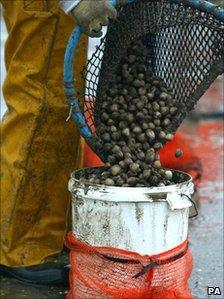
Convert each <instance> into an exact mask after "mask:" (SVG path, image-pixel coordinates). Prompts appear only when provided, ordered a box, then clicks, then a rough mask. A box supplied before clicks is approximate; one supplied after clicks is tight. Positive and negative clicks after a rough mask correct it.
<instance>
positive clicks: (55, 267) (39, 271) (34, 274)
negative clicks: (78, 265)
mask: <svg viewBox="0 0 224 299" xmlns="http://www.w3.org/2000/svg"><path fill="white" fill-rule="evenodd" d="M69 269H70V267H69V265H65V264H57V263H46V264H41V265H37V266H30V267H24V268H22V267H18V268H11V267H7V266H3V265H0V274H1V275H3V276H7V277H11V278H15V279H17V280H19V281H21V282H24V283H30V284H40V285H58V286H65V287H67V286H68V283H69Z"/></svg>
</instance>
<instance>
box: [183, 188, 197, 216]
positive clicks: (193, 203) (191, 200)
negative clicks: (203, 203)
mask: <svg viewBox="0 0 224 299" xmlns="http://www.w3.org/2000/svg"><path fill="white" fill-rule="evenodd" d="M181 196H186V197H187V198H188V199H189V200H190V202H191V203H192V205H193V207H194V211H195V213H194V214H193V215H191V216H189V218H190V219H191V218H196V217H197V216H198V209H197V206H196V203H195V201H194V200H193V199H192V198H190V196H188V195H187V194H184V193H182V194H181Z"/></svg>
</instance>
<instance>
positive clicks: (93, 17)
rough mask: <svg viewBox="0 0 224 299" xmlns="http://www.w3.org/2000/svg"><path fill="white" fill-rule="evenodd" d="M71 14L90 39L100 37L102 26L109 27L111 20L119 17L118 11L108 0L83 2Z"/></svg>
mask: <svg viewBox="0 0 224 299" xmlns="http://www.w3.org/2000/svg"><path fill="white" fill-rule="evenodd" d="M71 13H72V15H73V16H74V17H75V19H76V21H77V24H78V25H79V26H80V27H81V28H82V30H83V32H84V33H86V34H87V35H89V36H90V37H100V36H101V35H102V26H106V25H108V23H109V20H110V19H111V20H113V19H115V18H116V16H117V11H116V9H115V8H114V7H113V6H112V5H110V3H109V2H108V0H81V1H80V3H79V4H78V5H77V6H76V7H75V8H74V9H73V10H72V11H71Z"/></svg>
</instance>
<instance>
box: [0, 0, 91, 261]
mask: <svg viewBox="0 0 224 299" xmlns="http://www.w3.org/2000/svg"><path fill="white" fill-rule="evenodd" d="M1 3H2V5H3V8H4V17H5V21H6V25H7V29H8V32H9V36H8V40H7V42H6V47H5V61H6V69H7V77H6V80H5V83H4V87H3V93H4V98H5V101H6V103H7V105H8V108H9V111H8V112H7V114H6V115H5V117H4V119H3V122H2V124H1V219H0V220H1V231H0V232H1V245H0V264H3V265H7V266H11V267H13V266H31V265H36V264H40V263H43V262H45V261H46V259H47V258H49V257H50V256H52V255H54V254H57V253H59V252H60V251H61V250H62V247H63V237H64V233H65V232H66V218H67V217H66V216H67V210H68V202H69V193H68V190H67V185H68V180H69V176H70V173H71V172H72V171H73V170H74V169H75V168H77V167H79V166H81V164H82V157H81V150H80V149H81V146H80V143H81V142H80V136H79V134H78V132H77V129H76V128H75V125H74V123H73V122H72V121H70V122H66V121H65V120H66V117H67V116H68V111H69V109H68V106H67V103H66V99H65V96H64V92H63V81H62V68H63V57H64V51H65V47H66V44H67V41H68V38H69V35H70V33H71V31H72V29H73V28H74V26H75V23H74V20H73V18H72V17H70V16H68V15H66V14H65V13H64V12H63V11H62V10H61V9H60V8H59V6H58V3H57V1H56V0H1ZM85 49H86V39H83V40H82V42H81V43H80V49H79V51H78V55H77V59H76V62H77V61H78V63H76V73H77V74H80V71H81V68H82V66H83V64H84V62H85V58H86V55H85ZM80 77H81V76H80ZM77 87H78V89H79V90H81V88H82V87H83V86H82V82H81V81H80V78H79V80H78V82H77Z"/></svg>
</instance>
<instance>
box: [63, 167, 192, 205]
mask: <svg viewBox="0 0 224 299" xmlns="http://www.w3.org/2000/svg"><path fill="white" fill-rule="evenodd" d="M100 168H101V169H102V168H105V167H103V166H101V167H89V168H83V169H79V170H75V171H73V172H72V173H71V177H70V180H69V191H70V192H74V189H76V190H77V189H80V188H81V189H83V188H86V189H88V190H89V189H91V190H92V191H94V192H96V191H98V192H101V193H107V194H108V193H111V194H117V193H118V192H119V191H121V190H122V191H123V192H127V193H128V192H131V193H132V194H133V193H134V194H136V193H138V194H139V193H142V194H147V195H150V197H152V198H154V199H156V197H158V195H160V199H162V198H164V199H165V198H166V195H167V193H173V192H174V193H179V194H180V193H182V192H181V191H185V190H186V189H188V192H185V194H192V193H193V189H194V184H193V178H192V176H191V175H189V174H188V173H186V172H184V171H180V170H176V169H168V168H167V170H172V171H173V172H176V173H181V174H184V175H185V176H186V180H184V181H183V182H180V183H176V184H172V185H168V186H160V187H157V186H154V187H120V186H107V185H101V184H93V183H89V182H88V181H87V182H80V180H79V179H78V178H77V177H75V176H76V175H77V174H78V173H80V172H81V171H87V170H88V169H100ZM190 190H192V191H191V192H190ZM163 195H164V196H163ZM118 201H120V200H118Z"/></svg>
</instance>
